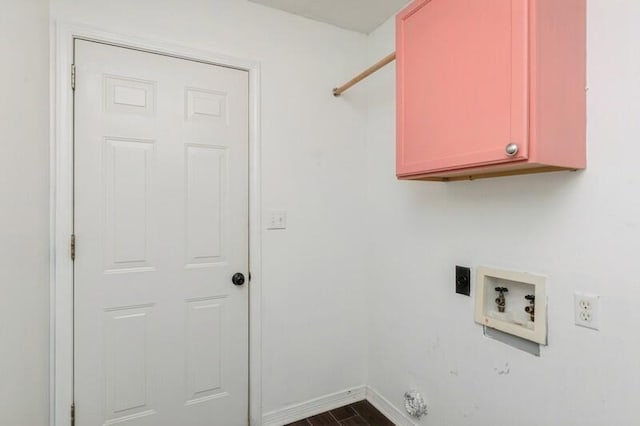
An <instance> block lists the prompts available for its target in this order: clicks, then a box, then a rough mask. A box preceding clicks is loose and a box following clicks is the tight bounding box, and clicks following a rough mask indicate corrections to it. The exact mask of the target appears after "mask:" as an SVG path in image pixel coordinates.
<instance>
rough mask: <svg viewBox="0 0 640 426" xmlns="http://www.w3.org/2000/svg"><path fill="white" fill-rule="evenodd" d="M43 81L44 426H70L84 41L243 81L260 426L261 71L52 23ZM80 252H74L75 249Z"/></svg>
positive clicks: (253, 376) (255, 419)
mask: <svg viewBox="0 0 640 426" xmlns="http://www.w3.org/2000/svg"><path fill="white" fill-rule="evenodd" d="M51 36H52V40H55V42H52V44H51V46H50V47H51V58H53V59H54V60H53V61H52V62H51V69H50V72H51V77H50V134H51V136H50V150H49V154H50V160H49V161H50V199H49V201H50V202H49V213H50V253H51V254H50V265H49V267H50V270H49V275H50V279H49V281H50V408H49V410H50V413H49V414H50V416H49V424H50V425H51V426H67V425H69V424H70V421H71V417H70V407H71V404H72V402H73V262H72V261H71V257H70V252H69V250H70V244H69V238H70V236H71V234H72V229H73V181H72V178H73V93H72V90H71V65H72V63H73V58H74V40H75V39H84V40H89V41H95V42H100V43H106V44H111V45H115V46H120V47H125V48H130V49H136V50H141V51H146V52H151V53H157V54H162V55H166V56H172V57H175V58H179V59H186V60H191V61H198V62H204V63H209V64H212V65H219V66H225V67H229V68H236V69H240V70H245V71H247V72H248V73H249V270H250V271H251V284H250V291H249V419H250V424H251V425H252V426H254V425H255V426H260V425H261V424H262V321H261V319H262V315H261V312H262V310H261V309H262V286H261V284H262V283H261V281H262V279H261V278H262V269H261V254H262V253H261V247H262V245H261V208H260V206H261V151H260V146H261V144H260V136H261V128H260V123H261V121H260V93H261V90H260V63H259V62H257V61H253V60H248V59H242V58H235V57H231V56H226V55H220V54H216V53H212V52H207V51H202V50H198V49H192V48H189V47H185V46H176V45H173V44H171V43H168V42H163V41H150V40H144V39H140V38H138V37H133V36H128V35H122V34H114V33H110V32H106V31H102V30H98V29H95V28H91V27H86V26H81V25H72V24H67V23H60V22H54V23H53V24H52V27H51ZM79 249H80V250H82V248H81V247H79Z"/></svg>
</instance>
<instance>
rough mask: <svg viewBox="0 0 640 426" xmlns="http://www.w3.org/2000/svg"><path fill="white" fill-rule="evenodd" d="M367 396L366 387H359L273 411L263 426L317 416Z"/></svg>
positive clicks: (265, 416)
mask: <svg viewBox="0 0 640 426" xmlns="http://www.w3.org/2000/svg"><path fill="white" fill-rule="evenodd" d="M366 396H367V387H366V386H357V387H355V388H351V389H346V390H343V391H340V392H336V393H332V394H329V395H325V396H321V397H320V398H315V399H312V400H310V401H306V402H301V403H300V404H295V405H290V406H288V407H285V408H283V409H281V410H276V411H271V412H269V413H266V414H265V415H264V416H262V426H282V425H286V424H287V423H292V422H295V421H297V420H301V419H305V418H307V417H311V416H315V415H316V414H320V413H324V412H325V411H329V410H333V409H335V408H338V407H342V406H344V405H349V404H351V403H354V402H356V401H362V400H363V399H365V398H366Z"/></svg>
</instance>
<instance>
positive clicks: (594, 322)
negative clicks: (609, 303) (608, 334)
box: [573, 291, 600, 330]
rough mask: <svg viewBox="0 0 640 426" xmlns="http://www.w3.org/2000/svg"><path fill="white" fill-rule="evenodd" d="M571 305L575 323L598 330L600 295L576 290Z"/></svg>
mask: <svg viewBox="0 0 640 426" xmlns="http://www.w3.org/2000/svg"><path fill="white" fill-rule="evenodd" d="M573 306H574V314H575V323H576V325H578V326H580V327H586V328H590V329H592V330H600V296H598V295H596V294H589V293H583V292H579V291H576V292H575V293H574V295H573Z"/></svg>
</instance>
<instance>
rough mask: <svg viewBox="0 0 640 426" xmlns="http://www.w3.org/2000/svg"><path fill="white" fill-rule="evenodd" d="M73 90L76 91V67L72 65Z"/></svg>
mask: <svg viewBox="0 0 640 426" xmlns="http://www.w3.org/2000/svg"><path fill="white" fill-rule="evenodd" d="M71 90H76V65H75V64H71Z"/></svg>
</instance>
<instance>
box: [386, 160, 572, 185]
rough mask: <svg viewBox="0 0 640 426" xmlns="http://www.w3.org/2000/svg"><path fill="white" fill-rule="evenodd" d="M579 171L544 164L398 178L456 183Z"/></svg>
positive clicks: (401, 178)
mask: <svg viewBox="0 0 640 426" xmlns="http://www.w3.org/2000/svg"><path fill="white" fill-rule="evenodd" d="M577 170H578V169H576V168H573V167H558V166H547V165H542V164H527V165H522V164H519V165H518V166H511V168H510V167H509V166H504V167H498V168H496V167H492V168H491V170H482V169H466V170H453V171H444V172H435V173H425V174H415V175H410V176H398V179H400V180H423V181H432V182H455V181H461V180H476V179H487V178H496V177H503V176H516V175H528V174H534V173H549V172H561V171H569V172H575V171H577Z"/></svg>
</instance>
